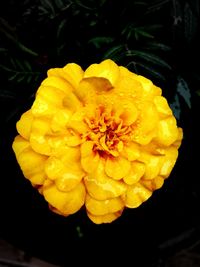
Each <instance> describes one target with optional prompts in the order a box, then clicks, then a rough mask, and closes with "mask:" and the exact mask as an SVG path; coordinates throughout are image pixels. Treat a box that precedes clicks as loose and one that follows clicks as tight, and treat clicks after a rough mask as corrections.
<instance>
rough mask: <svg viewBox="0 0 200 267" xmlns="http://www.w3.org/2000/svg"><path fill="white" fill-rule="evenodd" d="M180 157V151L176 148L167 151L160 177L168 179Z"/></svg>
mask: <svg viewBox="0 0 200 267" xmlns="http://www.w3.org/2000/svg"><path fill="white" fill-rule="evenodd" d="M177 157H178V150H177V149H176V148H175V147H170V148H168V149H166V150H165V157H164V160H163V164H162V167H161V170H160V175H162V176H163V177H165V178H166V177H168V176H169V175H170V173H171V171H172V169H173V167H174V165H175V163H176V160H177Z"/></svg>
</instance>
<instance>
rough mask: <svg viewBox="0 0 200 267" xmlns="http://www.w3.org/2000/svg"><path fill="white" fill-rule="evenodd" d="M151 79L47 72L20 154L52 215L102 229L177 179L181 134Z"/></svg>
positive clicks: (28, 115) (115, 71) (120, 70)
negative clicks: (84, 219)
mask: <svg viewBox="0 0 200 267" xmlns="http://www.w3.org/2000/svg"><path fill="white" fill-rule="evenodd" d="M161 94H162V91H161V89H160V88H159V87H157V86H155V85H154V84H153V83H152V82H151V81H150V80H149V79H147V78H145V77H143V76H140V75H136V74H134V73H132V72H130V71H129V70H128V69H127V68H124V67H122V66H118V65H117V64H115V63H114V62H113V61H112V60H109V59H108V60H105V61H103V62H101V63H100V64H92V65H91V66H89V67H88V68H87V69H86V70H85V71H83V70H82V69H81V67H80V66H79V65H77V64H74V63H70V64H67V65H66V66H65V67H64V68H54V69H50V70H49V71H48V77H47V78H46V79H45V80H44V81H43V82H42V83H41V85H40V87H39V89H38V91H37V93H36V97H35V101H34V103H33V105H32V107H31V109H30V110H28V111H27V112H25V113H24V114H23V115H22V116H21V118H20V120H19V121H18V122H17V131H18V133H19V135H18V136H17V137H16V138H15V140H14V142H13V149H14V152H15V155H16V158H17V161H18V163H19V165H20V167H21V170H22V172H23V174H24V176H25V177H26V178H27V179H29V180H30V182H31V184H32V185H33V186H34V187H36V188H37V189H38V191H39V192H40V193H41V194H42V195H43V196H44V198H45V200H46V201H47V202H48V203H49V207H50V209H51V210H52V211H54V212H56V213H58V214H61V215H64V216H68V215H70V214H74V213H75V212H77V211H78V210H80V208H81V207H83V206H85V208H86V212H87V215H88V217H89V218H90V219H91V220H92V221H93V222H94V223H96V224H101V223H109V222H112V221H114V220H115V219H117V218H118V217H119V216H121V214H122V212H123V210H124V208H126V207H127V208H136V207H138V206H140V205H141V204H142V203H143V202H144V201H146V200H147V199H148V198H149V197H150V196H151V195H152V192H153V191H154V190H156V189H158V188H160V187H161V186H162V185H163V182H164V180H165V179H166V178H167V177H168V176H169V175H170V173H171V171H172V169H173V166H174V164H175V162H176V159H177V156H178V148H179V146H180V144H181V141H182V129H181V128H178V127H177V123H176V119H175V117H174V116H173V113H172V111H171V109H170V107H169V105H168V103H167V100H166V99H165V98H164V97H163V96H162V95H161Z"/></svg>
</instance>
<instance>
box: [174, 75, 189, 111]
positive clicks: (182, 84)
mask: <svg viewBox="0 0 200 267" xmlns="http://www.w3.org/2000/svg"><path fill="white" fill-rule="evenodd" d="M177 92H178V93H179V95H180V96H182V98H183V99H184V101H185V103H186V104H187V106H188V107H189V108H191V92H190V88H189V86H188V84H187V82H186V81H185V80H184V79H183V78H182V77H180V76H179V77H178V82H177Z"/></svg>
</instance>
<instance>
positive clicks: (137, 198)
mask: <svg viewBox="0 0 200 267" xmlns="http://www.w3.org/2000/svg"><path fill="white" fill-rule="evenodd" d="M151 195H152V191H150V190H149V189H147V188H146V187H144V186H143V185H141V184H140V183H137V184H134V185H132V186H129V188H128V189H127V191H126V194H125V197H124V202H125V206H126V207H128V208H137V207H138V206H140V205H141V204H142V203H143V202H144V201H146V200H147V199H148V198H150V196H151Z"/></svg>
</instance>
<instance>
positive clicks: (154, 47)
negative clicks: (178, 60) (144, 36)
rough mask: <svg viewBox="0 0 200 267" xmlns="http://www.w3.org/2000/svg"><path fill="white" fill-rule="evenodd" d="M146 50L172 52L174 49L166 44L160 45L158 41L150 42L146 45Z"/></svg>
mask: <svg viewBox="0 0 200 267" xmlns="http://www.w3.org/2000/svg"><path fill="white" fill-rule="evenodd" d="M145 48H146V49H150V50H155V51H157V50H162V51H171V50H172V48H171V47H170V46H168V45H166V44H163V43H159V42H156V41H151V42H150V41H149V42H147V43H146V45H145Z"/></svg>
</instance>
